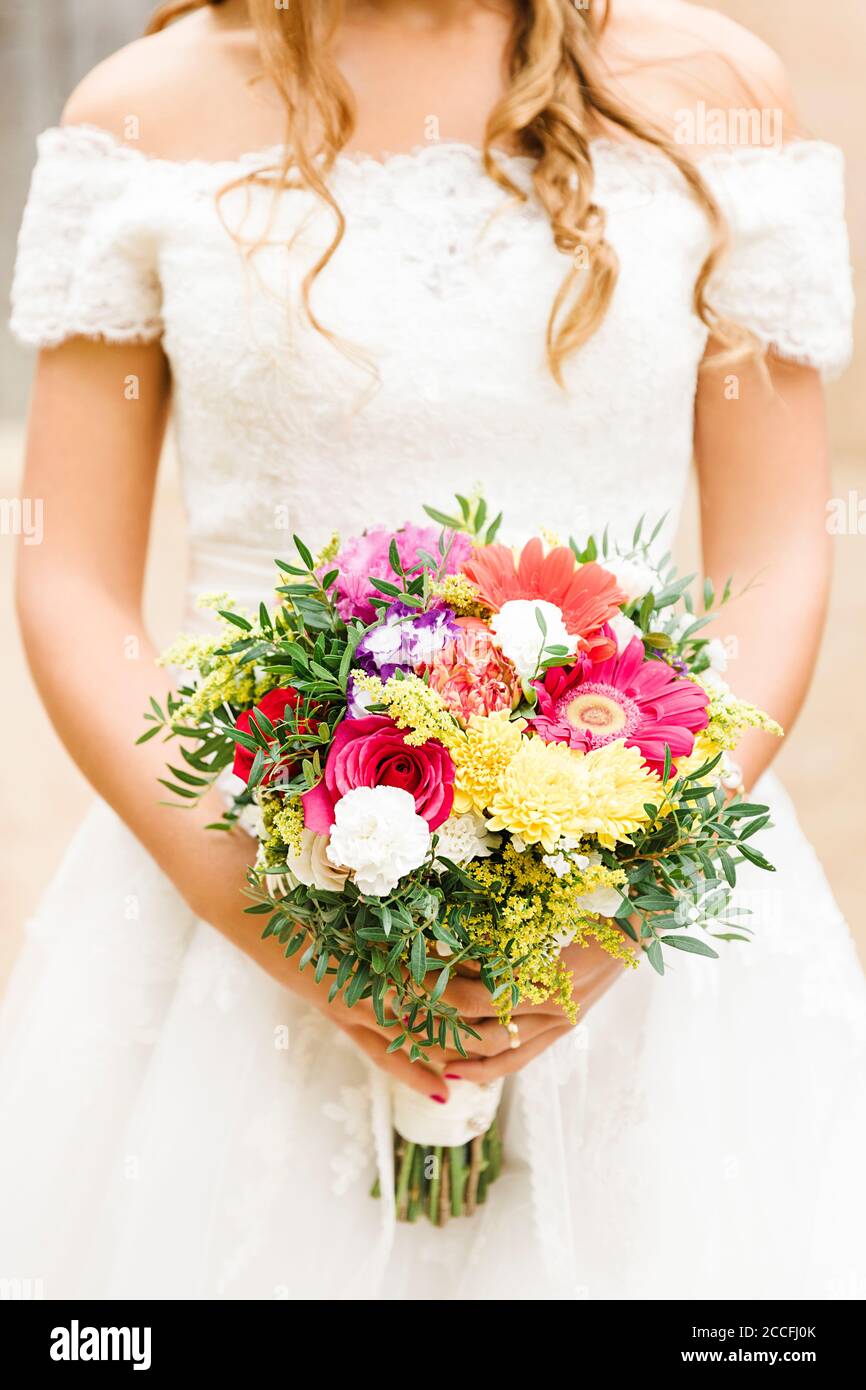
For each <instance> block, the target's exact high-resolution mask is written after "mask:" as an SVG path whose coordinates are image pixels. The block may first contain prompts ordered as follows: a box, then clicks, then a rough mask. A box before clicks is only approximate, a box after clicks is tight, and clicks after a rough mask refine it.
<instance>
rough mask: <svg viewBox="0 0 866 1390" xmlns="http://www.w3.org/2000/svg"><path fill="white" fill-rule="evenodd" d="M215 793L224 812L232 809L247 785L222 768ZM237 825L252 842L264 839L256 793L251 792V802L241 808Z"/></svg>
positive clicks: (263, 825) (262, 822) (263, 827)
mask: <svg viewBox="0 0 866 1390" xmlns="http://www.w3.org/2000/svg"><path fill="white" fill-rule="evenodd" d="M216 787H217V791H218V792H219V793H220V795H221V797H222V799H223V803H224V805H225V807H226V810H229V809H234V807H235V802H236V800H237V798H238V797H239V796H242V795H243V794H244V792H245V791H246V789H247V784H246V782H245V781H244V780H243V778H241V777H238V776H236V774H235V773H234V772H232V771H231V769H230V768H227V767H226V768H223V770H222V772H221V773H220V775H219V777H218V778H217V780H216ZM238 825H239V826H240V828H241V830H245V831H246V832H247V834H248V835H252V837H253V839H254V840H263V839H264V838H265V824H264V819H263V817H262V812H261V807H260V806H259V803H258V799H257V793H256V792H253V799H252V801H250V802H248V803H247V805H246V806H242V807H241V809H240V813H239V815H238Z"/></svg>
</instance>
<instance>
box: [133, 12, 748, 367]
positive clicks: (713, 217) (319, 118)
mask: <svg viewBox="0 0 866 1390" xmlns="http://www.w3.org/2000/svg"><path fill="white" fill-rule="evenodd" d="M222 2H223V0H171V3H168V4H164V5H162V6H160V8H159V9H158V10H157V12H156V13H155V15H154V16H153V18H152V20H151V22H150V24H149V26H148V30H147V32H148V33H155V32H156V31H157V30H160V29H163V28H165V26H166V25H168V24H169V23H171V22H172V20H174V19H176V18H178V17H179V16H181V15H183V14H185V13H187V12H189V11H193V10H198V9H204V8H207V6H208V5H214V6H216V5H219V4H221V3H222ZM513 3H514V19H513V24H512V30H511V35H510V40H509V44H508V49H507V74H508V85H507V89H506V90H505V92H504V93H503V95H502V96H501V97H500V99H499V100H498V101H497V102H496V104H495V106H494V107H493V109H492V110H491V112H490V114H489V116H488V118H487V126H486V130H485V135H484V145H483V150H482V156H483V161H484V168H485V170H486V172H487V174H488V175H489V176H490V178H491V179H493V180H494V181H495V182H496V183H497V184H499V185H500V187H501V188H503V189H504V190H505V191H506V192H507V193H509V194H510V195H511V197H512V198H515V199H518V200H520V201H525V199H526V196H527V195H526V193H525V192H524V191H523V190H522V189H521V188H519V187H518V186H517V185H516V184H515V183H514V181H513V180H512V179H511V178H510V177H509V175H508V172H507V169H506V168H505V167H504V166H503V164H502V163H501V162H500V161H499V160H498V159H497V150H500V149H504V150H508V151H513V152H515V153H522V154H527V155H529V156H531V157H532V158H533V159H534V161H535V163H534V165H533V174H532V181H533V185H534V191H535V196H536V197H537V199H538V201H539V203H540V204H541V206H542V207H543V208H544V210H545V212H546V213H547V216H548V217H549V219H550V227H551V232H552V235H553V241H554V245H555V246H556V247H557V249H558V250H559V251H561V252H562V253H563V254H564V255H565V256H567V257H569V258H570V260H571V266H570V267H569V269H568V270H567V271H566V273H565V276H564V278H563V281H562V284H561V285H560V287H559V290H558V291H557V294H556V296H555V298H554V301H553V304H552V306H551V309H550V314H549V317H548V322H547V342H546V350H547V361H548V364H549V367H550V371H551V373H552V375H553V377H554V379H555V380H556V381H557V382H558V383H559V385H560V386H562V385H563V375H562V368H563V364H564V363H565V361H566V359H567V358H569V357H570V356H571V355H572V354H573V353H575V352H576V351H577V350H578V348H580V347H581V346H582V345H583V344H584V343H585V342H586V341H587V340H588V339H589V338H590V337H592V335H593V334H594V333H595V331H596V329H597V328H598V327H599V325H600V324H601V322H602V320H603V319H604V317H605V314H606V312H607V310H608V307H609V305H610V302H611V298H612V295H613V292H614V288H615V286H616V281H617V275H618V262H617V257H616V254H615V252H614V250H613V248H612V247H611V246H610V245H609V243H608V242H607V240H606V239H605V212H604V209H603V208H602V207H600V206H599V205H598V203H596V201H595V199H594V183H595V174H594V169H593V162H592V139H593V137H594V136H595V135H597V134H598V132H599V130H600V129H610V128H611V127H613V128H616V129H617V130H619V131H622V132H623V134H624V135H625V136H627V137H629V138H631V139H634V140H637V141H639V142H642V143H644V144H646V145H650V146H654V147H655V148H656V149H657V150H659V151H660V152H661V153H662V154H663V155H664V156H666V157H667V158H668V159H669V160H670V161H671V163H672V164H674V165H675V166H676V168H677V169H678V170H679V171H680V173H681V175H682V177H683V179H684V180H685V182H686V184H687V186H688V188H689V189H690V190H691V193H692V196H693V197H694V199H695V200H696V202H697V203H698V204H699V205H700V206H701V207H702V208H703V209H704V211H705V212H706V215H707V219H708V222H709V225H710V228H711V244H710V250H709V252H708V254H707V256H706V259H705V260H704V263H703V265H702V266H701V269H700V272H699V274H698V277H697V280H696V282H695V287H694V308H695V313H696V314H697V315H698V316H699V318H700V319H701V320H702V321H703V322H704V323H705V324H706V326H707V328H708V329H709V331H710V333H711V334H712V336H713V338H714V339H716V340H717V341H718V342H719V343H720V344H721V348H722V356H723V357H724V359H725V360H726V361H733V360H735V359H738V358H742V357H746V356H751V355H753V354H754V355H757V354H759V352H760V348H759V346H758V344H757V342H756V340H755V339H754V338H753V337H752V335H751V334H749V333H748V332H747V331H746V330H745V329H742V328H740V327H739V326H738V325H736V324H733V323H731V322H729V321H727V320H725V319H723V318H721V317H720V316H719V315H717V314H716V313H715V312H714V311H713V309H712V307H711V305H710V304H709V303H708V301H707V285H708V283H709V281H710V279H711V277H712V275H713V272H714V270H715V268H716V266H717V265H718V263H719V260H720V258H721V257H722V255H723V253H724V250H725V248H726V245H727V227H726V224H725V220H724V217H723V215H722V212H721V210H720V208H719V206H718V204H717V202H716V200H715V198H714V197H713V195H712V193H711V192H710V190H709V188H708V187H707V185H706V183H705V182H704V180H703V179H702V178H701V175H700V173H699V171H698V169H697V168H696V166H695V164H694V163H693V162H691V161H690V160H689V159H688V158H687V157H686V156H685V155H684V154H683V152H682V151H681V150H680V149H679V148H678V147H677V145H676V144H675V143H674V141H673V140H672V139H671V138H670V137H669V136H668V135H666V134H665V133H664V132H663V131H662V130H661V129H659V128H655V127H653V126H652V125H650V124H649V123H647V122H646V121H644V120H642V119H640V118H639V117H638V116H637V115H635V113H634V112H632V111H630V110H629V109H627V107H626V106H625V105H624V104H623V103H622V102H621V101H619V100H618V99H616V98H615V97H614V96H613V95H612V94H611V93H610V92H609V91H608V90H607V89H606V87H605V84H604V81H603V76H602V63H601V59H600V55H599V39H600V37H601V34H602V32H603V31H604V28H605V26H606V24H607V22H608V19H609V16H610V9H611V0H588V3H587V4H586V5H580V6H577V5H575V3H574V0H513ZM247 5H248V10H249V14H250V18H251V21H252V23H253V25H254V28H255V31H256V34H257V38H258V45H259V50H260V53H261V58H262V64H263V70H264V75H265V76H267V77H268V78H269V79H270V80H271V82H273V84H274V86H275V87H276V89H277V91H278V92H279V94H280V96H281V97H282V98H283V101H284V102H285V108H286V136H285V155H284V159H283V162H282V166H281V167H280V168H278V169H276V170H275V171H273V172H274V173H275V174H276V178H277V183H278V185H279V186H282V187H298V186H301V187H304V188H306V189H308V190H310V191H312V192H313V193H315V194H316V195H318V197H319V198H320V199H321V200H322V201H323V202H324V203H326V204H327V205H328V206H329V207H330V208H331V210H332V212H333V215H334V220H335V231H334V235H333V238H332V240H331V241H330V243H329V245H328V246H327V247H326V249H325V251H324V252H323V253H322V254H321V255H320V256H319V257H318V259H317V260H316V262H315V264H313V265H312V266H311V267H310V269H309V270H308V272H307V274H306V276H305V277H304V281H303V300H304V305H305V308H306V312H307V314H308V315H309V318H310V321H311V322H312V324H313V325H314V326H315V327H316V328H317V329H318V330H319V331H320V332H322V333H324V334H325V336H327V337H328V338H330V339H331V340H332V341H335V342H336V341H337V340H336V338H335V336H334V335H333V334H332V333H331V332H330V331H329V330H328V329H327V328H326V327H325V326H324V325H323V324H321V323H320V322H319V320H318V319H317V317H316V314H315V311H314V309H313V307H312V304H311V299H310V295H311V290H312V287H313V284H314V282H315V280H316V277H317V276H318V275H319V274H320V273H321V271H322V270H323V269H324V267H325V266H326V265H327V264H328V262H329V261H330V260H331V258H332V256H333V255H334V253H335V252H336V251H337V248H338V247H339V245H340V242H341V241H342V238H343V235H344V233H345V228H346V223H345V217H344V215H343V212H342V210H341V208H340V207H339V205H338V203H337V201H336V199H335V197H334V195H333V192H332V191H331V188H330V187H329V180H328V174H329V172H330V170H331V169H332V167H333V165H334V161H335V160H336V158H337V156H338V154H339V153H340V151H341V150H342V149H343V148H344V147H345V146H346V144H347V143H348V141H349V140H350V138H351V136H352V133H353V131H354V129H355V101H354V97H353V95H352V92H351V90H350V88H349V86H348V85H347V83H346V81H345V79H344V78H343V76H342V74H341V73H340V71H339V69H338V68H337V65H336V63H335V62H334V60H333V57H332V55H331V43H330V41H331V39H332V37H333V35H334V33H335V31H336V29H337V26H338V24H339V22H340V18H341V14H342V8H343V0H291V4H289V5H288V6H287V7H285V8H282V7H277V6H276V5H275V4H274V0H247ZM258 177H261V174H258V175H257V174H245V175H244V176H243V178H242V179H241V180H238V182H246V181H249V180H255V179H256V178H258ZM715 360H716V361H717V362H718V361H720V360H721V358H720V357H718V356H717V357H716V359H715Z"/></svg>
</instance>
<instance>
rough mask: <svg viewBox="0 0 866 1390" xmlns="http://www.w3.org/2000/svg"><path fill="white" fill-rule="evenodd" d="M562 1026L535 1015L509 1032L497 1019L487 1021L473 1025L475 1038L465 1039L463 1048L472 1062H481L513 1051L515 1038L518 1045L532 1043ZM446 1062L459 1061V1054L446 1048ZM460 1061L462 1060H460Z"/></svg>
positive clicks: (552, 1020)
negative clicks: (550, 1030)
mask: <svg viewBox="0 0 866 1390" xmlns="http://www.w3.org/2000/svg"><path fill="white" fill-rule="evenodd" d="M561 1024H562V1019H561V1018H560V1020H559V1022H557V1021H556V1020H555V1019H552V1018H549V1017H547V1016H545V1015H543V1014H536V1015H535V1016H530V1017H529V1018H523V1019H521V1021H520V1024H519V1026H518V1032H517V1033H516V1034H515V1033H512V1032H509V1030H508V1028H507V1027H506V1025H505V1024H504V1023H500V1022H499V1020H498V1019H487V1020H484V1021H483V1022H479V1023H476V1024H475V1031H476V1033H477V1034H478V1037H477V1038H466V1039H465V1040H464V1046H465V1048H466V1051H467V1053H468V1055H469V1059H470V1060H472V1061H475V1060H483V1059H484V1058H485V1057H498V1056H499V1054H500V1053H501V1052H508V1051H515V1050H516V1048H515V1038H519V1041H520V1044H523V1043H528V1042H532V1040H533V1038H536V1037H538V1036H539V1034H541V1033H544V1032H547V1031H548V1030H549V1029H551V1028H558V1027H560V1026H561ZM444 1056H445V1059H446V1061H450V1060H451V1059H452V1058H454V1059H460V1053H459V1052H456V1051H455V1050H454V1048H448V1049H447V1051H446V1052H445V1054H444ZM460 1060H462V1059H460Z"/></svg>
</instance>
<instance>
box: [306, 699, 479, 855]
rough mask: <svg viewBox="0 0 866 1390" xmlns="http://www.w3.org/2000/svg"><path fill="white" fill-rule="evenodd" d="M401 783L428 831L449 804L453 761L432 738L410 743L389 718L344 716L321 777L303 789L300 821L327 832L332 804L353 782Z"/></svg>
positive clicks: (374, 784)
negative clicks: (423, 741)
mask: <svg viewBox="0 0 866 1390" xmlns="http://www.w3.org/2000/svg"><path fill="white" fill-rule="evenodd" d="M382 786H384V787H401V788H402V789H403V791H407V792H409V793H410V795H411V796H413V797H414V798H415V810H416V811H417V812H418V815H419V816H423V818H424V820H426V822H427V824H428V825H429V827H430V829H431V830H437V829H438V828H439V826H440V825H441V824H442V823H443V821H446V820H447V819H448V817H449V816H450V814H451V807H452V805H453V803H454V763H453V761H452V758H451V754H450V753H449V752H448V751H447V749H445V748H443V747H442V744H441V743H437V742H436V741H435V739H431V740H430V741H429V742H427V743H424V744H421V745H420V747H413V746H412V745H411V744H407V743H406V741H405V738H404V735H403V731H402V730H401V729H398V728H397V725H396V724H395V723H394V721H393V719H389V718H388V717H387V716H386V715H383V714H370V715H368V716H367V717H366V718H365V719H344V720H343V722H342V724H340V725H339V726H338V728H337V732H336V733H335V734H334V741H333V743H332V744H331V747H330V750H329V752H328V757H327V761H326V763H325V773H324V776H323V777H322V780H321V781H320V782H318V783H317V784H316V786H315V787H313V788H312V790H311V791H308V792H305V793H304V795H303V797H302V798H301V799H302V801H303V803H304V824H305V826H306V828H307V829H308V830H313V831H315V832H316V833H317V834H320V835H327V834H328V833H329V831H330V829H331V826H332V825H333V823H334V807H335V806H336V804H337V802H338V801H339V800H340V798H341V797H343V796H345V795H346V792H350V791H354V790H355V788H356V787H382Z"/></svg>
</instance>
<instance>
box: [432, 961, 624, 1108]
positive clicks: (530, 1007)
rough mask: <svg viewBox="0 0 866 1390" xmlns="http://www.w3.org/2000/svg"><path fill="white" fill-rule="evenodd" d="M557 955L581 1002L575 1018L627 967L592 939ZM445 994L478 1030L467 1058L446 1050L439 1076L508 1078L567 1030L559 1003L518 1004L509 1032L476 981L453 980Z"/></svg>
mask: <svg viewBox="0 0 866 1390" xmlns="http://www.w3.org/2000/svg"><path fill="white" fill-rule="evenodd" d="M634 950H635V952H637V950H638V948H637V947H635V948H634ZM562 959H563V960H564V961H565V963H566V965H567V966H568V967H569V969H570V970H571V972H572V998H573V999H574V1001H575V1003H576V1004H578V1005H579V1006H580V1014H579V1021H582V1020H583V1019H584V1018H585V1017H586V1015H587V1013H588V1011H589V1010H590V1009H591V1008H592V1006H593V1004H595V1003H596V1002H597V1000H599V999H600V998H601V996H602V995H603V994H605V993H606V991H607V990H608V989H610V987H611V985H612V984H613V983H614V981H615V980H617V979H619V978H620V977H621V976H622V973H623V971H624V970H625V969H626V968H627V967H626V966H625V965H624V964H623V962H622V961H621V960H616V959H615V958H614V957H613V956H610V955H608V953H607V952H606V951H604V950H602V948H601V946H599V945H598V943H597V942H595V941H590V942H588V944H587V945H586V946H567V947H566V948H565V950H564V951H563V952H562ZM444 997H445V999H446V1000H447V1001H448V1003H450V1004H453V1005H454V1006H455V1008H457V1009H459V1011H460V1013H461V1014H462V1015H463V1017H464V1018H466V1019H467V1021H468V1022H470V1023H472V1026H473V1028H474V1029H475V1031H476V1032H477V1033H479V1034H480V1037H479V1038H478V1039H475V1038H469V1039H468V1040H467V1046H466V1050H467V1052H469V1053H470V1058H469V1060H468V1061H464V1060H463V1058H461V1057H460V1056H459V1055H458V1054H457V1053H455V1052H449V1053H446V1054H445V1056H446V1062H445V1065H444V1068H443V1074H444V1077H445V1078H446V1080H449V1081H455V1082H457V1081H476V1082H485V1081H495V1080H496V1079H497V1078H498V1077H500V1076H510V1075H511V1073H512V1072H516V1071H520V1070H521V1068H522V1067H525V1066H526V1064H527V1062H531V1061H532V1060H533V1059H534V1058H535V1057H538V1056H539V1055H540V1053H542V1052H544V1051H545V1050H546V1049H547V1048H548V1047H550V1046H551V1044H552V1043H555V1042H556V1041H557V1039H558V1038H561V1037H564V1036H565V1034H566V1033H568V1032H570V1031H571V1028H572V1024H570V1023H569V1022H568V1019H567V1018H566V1017H565V1015H564V1014H563V1012H562V1009H561V1008H560V1007H559V1005H558V1004H555V1003H554V1002H553V1001H552V1000H548V1001H547V1002H546V1003H544V1004H526V1003H523V1004H518V1006H517V1008H516V1010H515V1011H514V1019H513V1022H514V1024H515V1025H516V1027H517V1032H516V1033H514V1032H510V1031H509V1030H508V1029H507V1028H506V1027H504V1025H503V1024H501V1023H500V1022H499V1020H498V1019H497V1018H496V1007H495V1005H494V1003H493V1002H492V999H491V996H490V994H489V993H488V991H487V990H486V989H485V988H484V986H483V985H482V984H480V983H479V982H478V981H476V980H470V979H456V980H453V981H452V982H451V984H449V986H448V988H447V989H446V991H445V996H444ZM515 1042H516V1043H517V1046H515V1045H514V1044H515Z"/></svg>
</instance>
